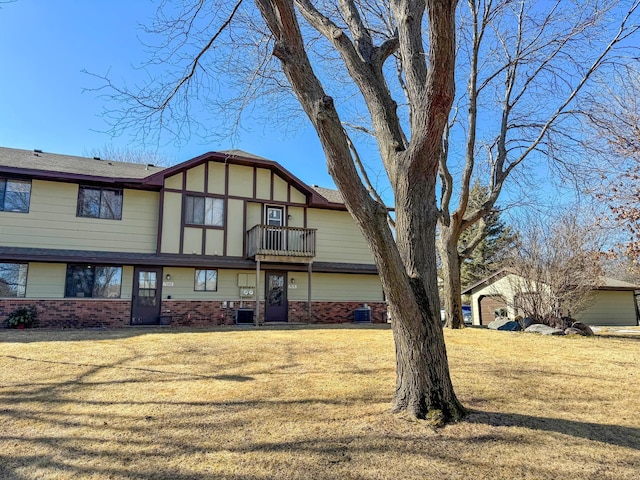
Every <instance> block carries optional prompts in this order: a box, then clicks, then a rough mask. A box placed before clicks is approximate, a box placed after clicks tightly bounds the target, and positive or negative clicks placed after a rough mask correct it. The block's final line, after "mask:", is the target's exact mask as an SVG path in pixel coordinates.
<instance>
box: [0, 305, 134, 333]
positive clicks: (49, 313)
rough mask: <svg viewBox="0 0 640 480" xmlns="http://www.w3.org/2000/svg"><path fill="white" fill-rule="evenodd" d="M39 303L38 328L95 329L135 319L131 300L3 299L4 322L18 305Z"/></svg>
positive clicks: (1, 318) (1, 322)
mask: <svg viewBox="0 0 640 480" xmlns="http://www.w3.org/2000/svg"><path fill="white" fill-rule="evenodd" d="M29 305H35V307H36V309H37V310H38V318H37V320H36V324H35V325H34V326H35V327H43V328H95V327H107V328H115V327H124V326H125V325H129V323H130V321H131V302H130V301H129V300H75V299H73V300H72V299H64V300H28V299H22V298H21V299H3V300H0V325H2V326H4V327H6V325H7V323H6V318H7V316H8V315H9V314H10V313H11V312H13V311H14V310H15V309H16V308H19V307H27V306H29Z"/></svg>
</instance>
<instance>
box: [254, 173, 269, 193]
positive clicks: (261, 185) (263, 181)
mask: <svg viewBox="0 0 640 480" xmlns="http://www.w3.org/2000/svg"><path fill="white" fill-rule="evenodd" d="M256 174H257V176H256V182H257V183H256V198H260V199H263V200H271V171H270V170H265V169H264V168H258V169H257V172H256Z"/></svg>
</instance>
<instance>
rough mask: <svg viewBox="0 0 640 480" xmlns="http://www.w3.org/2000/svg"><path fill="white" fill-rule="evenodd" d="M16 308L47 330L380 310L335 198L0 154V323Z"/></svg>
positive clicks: (255, 164) (168, 171) (184, 169)
mask: <svg viewBox="0 0 640 480" xmlns="http://www.w3.org/2000/svg"><path fill="white" fill-rule="evenodd" d="M24 305H35V306H36V307H37V309H38V317H39V323H38V324H39V325H40V326H57V327H72V326H73V327H99V326H107V327H117V326H126V325H149V324H150V325H153V324H158V323H166V322H167V321H171V323H172V324H174V325H202V326H204V325H216V324H221V323H232V322H238V323H253V322H256V323H257V322H349V321H353V320H354V318H355V313H356V311H358V313H359V315H357V316H358V317H359V318H363V319H364V318H366V316H367V315H366V312H363V310H359V309H362V308H363V307H364V308H368V309H370V310H368V311H369V312H370V316H371V320H372V321H374V322H383V321H385V315H384V312H385V310H386V309H385V303H384V298H383V293H382V288H381V285H380V281H379V278H378V275H377V271H376V268H375V265H374V264H373V259H372V256H371V254H370V252H369V249H368V247H367V244H366V242H365V241H364V239H363V237H362V235H361V234H360V232H359V230H358V229H357V227H356V225H355V223H354V222H353V220H352V219H351V217H350V215H349V213H348V212H347V210H346V208H345V206H344V204H343V203H342V201H341V199H340V195H339V193H338V192H337V191H334V190H327V189H322V188H319V187H311V186H309V185H307V184H305V183H303V182H302V181H301V180H299V179H298V178H296V177H295V176H294V175H292V174H291V173H290V172H288V171H287V170H286V169H284V168H283V167H282V166H280V165H279V164H277V163H276V162H273V161H270V160H266V159H264V158H260V157H256V156H252V155H250V154H247V153H244V152H240V151H231V152H211V153H206V154H204V155H201V156H199V157H196V158H194V159H191V160H188V161H186V162H183V163H180V164H178V165H175V166H173V167H169V168H159V167H155V166H153V165H140V164H131V163H123V162H116V161H110V160H103V159H99V158H83V157H74V156H67V155H57V154H51V153H45V152H41V151H38V150H34V151H28V150H16V149H9V148H0V320H2V319H4V318H6V316H7V315H8V314H9V313H10V312H11V311H13V310H14V309H15V308H17V307H19V306H24ZM365 306H366V307H365Z"/></svg>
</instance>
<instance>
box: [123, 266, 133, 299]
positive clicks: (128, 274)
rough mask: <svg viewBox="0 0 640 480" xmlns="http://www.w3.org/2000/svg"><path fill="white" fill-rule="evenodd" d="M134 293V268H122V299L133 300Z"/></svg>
mask: <svg viewBox="0 0 640 480" xmlns="http://www.w3.org/2000/svg"><path fill="white" fill-rule="evenodd" d="M132 292H133V267H132V266H131V265H125V266H123V267H122V289H121V290H120V298H124V299H127V300H130V299H131V294H132Z"/></svg>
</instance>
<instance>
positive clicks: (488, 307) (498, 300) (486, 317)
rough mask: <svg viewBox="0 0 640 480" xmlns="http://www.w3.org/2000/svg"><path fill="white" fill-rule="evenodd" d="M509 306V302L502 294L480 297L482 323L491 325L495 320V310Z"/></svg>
mask: <svg viewBox="0 0 640 480" xmlns="http://www.w3.org/2000/svg"><path fill="white" fill-rule="evenodd" d="M499 308H507V302H505V301H504V299H503V298H502V297H501V296H500V295H489V296H486V297H482V298H480V325H489V324H490V323H491V322H493V321H494V320H495V311H496V310H498V309H499Z"/></svg>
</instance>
